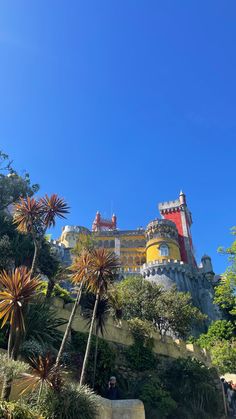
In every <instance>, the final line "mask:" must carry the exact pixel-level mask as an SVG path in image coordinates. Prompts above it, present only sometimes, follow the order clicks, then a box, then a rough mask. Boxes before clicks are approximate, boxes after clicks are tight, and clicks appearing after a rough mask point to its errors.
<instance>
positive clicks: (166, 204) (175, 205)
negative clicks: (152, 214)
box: [158, 199, 182, 212]
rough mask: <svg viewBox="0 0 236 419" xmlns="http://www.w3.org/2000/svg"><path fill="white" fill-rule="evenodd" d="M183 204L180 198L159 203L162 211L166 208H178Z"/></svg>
mask: <svg viewBox="0 0 236 419" xmlns="http://www.w3.org/2000/svg"><path fill="white" fill-rule="evenodd" d="M181 205H182V204H181V202H180V200H179V199H175V200H174V201H166V202H161V203H160V204H159V205H158V209H159V211H160V212H161V211H163V210H166V209H171V208H178V207H180V206H181Z"/></svg>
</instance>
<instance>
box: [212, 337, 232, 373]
mask: <svg viewBox="0 0 236 419" xmlns="http://www.w3.org/2000/svg"><path fill="white" fill-rule="evenodd" d="M211 361H212V364H213V365H215V366H216V368H217V369H218V371H219V373H221V374H225V373H227V372H228V373H232V372H235V371H236V340H235V339H231V340H222V341H217V342H215V345H213V346H212V347H211Z"/></svg>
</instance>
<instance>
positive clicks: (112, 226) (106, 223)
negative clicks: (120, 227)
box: [92, 211, 117, 231]
mask: <svg viewBox="0 0 236 419" xmlns="http://www.w3.org/2000/svg"><path fill="white" fill-rule="evenodd" d="M116 222H117V219H116V215H115V214H113V216H112V217H111V219H105V218H102V217H101V214H100V212H99V211H97V213H96V216H95V219H94V222H93V225H92V231H106V230H116Z"/></svg>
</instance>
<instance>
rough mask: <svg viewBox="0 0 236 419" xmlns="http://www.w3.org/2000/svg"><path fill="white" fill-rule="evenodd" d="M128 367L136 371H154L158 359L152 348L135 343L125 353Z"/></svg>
mask: <svg viewBox="0 0 236 419" xmlns="http://www.w3.org/2000/svg"><path fill="white" fill-rule="evenodd" d="M125 356H126V359H127V361H128V366H129V367H130V368H131V369H132V370H135V371H145V370H150V369H153V368H154V366H155V364H157V359H156V357H155V355H154V354H153V352H152V350H151V349H150V348H146V347H145V346H142V345H138V344H137V343H134V344H133V345H131V346H130V347H129V348H128V349H126V351H125Z"/></svg>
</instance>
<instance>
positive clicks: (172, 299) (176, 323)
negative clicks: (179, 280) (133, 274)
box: [117, 277, 205, 338]
mask: <svg viewBox="0 0 236 419" xmlns="http://www.w3.org/2000/svg"><path fill="white" fill-rule="evenodd" d="M117 287H118V289H119V290H120V292H121V294H122V297H121V299H122V302H123V308H122V310H123V314H124V318H126V319H131V318H134V317H137V318H140V319H141V320H148V321H150V322H151V323H152V324H153V325H154V326H155V327H156V329H157V330H158V331H159V332H160V334H161V336H162V337H163V336H165V335H166V333H167V332H168V333H174V334H175V335H176V336H179V337H182V338H185V337H186V336H187V335H188V334H189V332H190V331H191V328H192V327H193V326H194V324H195V323H196V322H201V321H203V320H204V319H205V316H204V315H203V314H202V313H201V312H200V311H199V309H198V308H196V307H195V306H193V304H192V301H191V296H190V294H189V293H184V292H179V291H177V290H176V288H175V287H173V288H172V289H170V290H165V289H163V288H161V287H160V286H159V285H156V284H155V283H153V282H149V281H147V280H145V279H143V278H141V277H137V278H128V279H126V280H124V281H122V282H121V283H120V284H119V285H118V286H117ZM180 307H181V310H180Z"/></svg>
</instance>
